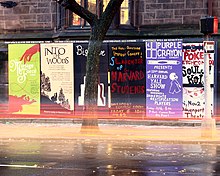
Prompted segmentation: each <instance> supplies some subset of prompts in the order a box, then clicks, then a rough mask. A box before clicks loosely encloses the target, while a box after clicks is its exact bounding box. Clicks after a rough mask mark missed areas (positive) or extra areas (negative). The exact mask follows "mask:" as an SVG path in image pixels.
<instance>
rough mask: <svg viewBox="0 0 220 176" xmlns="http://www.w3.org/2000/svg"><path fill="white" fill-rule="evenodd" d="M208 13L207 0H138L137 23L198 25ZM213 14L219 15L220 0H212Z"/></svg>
mask: <svg viewBox="0 0 220 176" xmlns="http://www.w3.org/2000/svg"><path fill="white" fill-rule="evenodd" d="M207 14H208V0H140V1H139V12H138V17H139V19H138V23H139V24H138V25H139V26H141V25H144V26H145V25H164V24H183V25H189V24H192V25H198V24H199V22H200V18H201V17H203V16H207ZM213 16H218V17H220V1H219V0H213Z"/></svg>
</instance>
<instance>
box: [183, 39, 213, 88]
mask: <svg viewBox="0 0 220 176" xmlns="http://www.w3.org/2000/svg"><path fill="white" fill-rule="evenodd" d="M208 59H209V71H210V84H213V83H214V53H208ZM182 66H183V84H188V85H191V86H195V85H200V86H202V85H203V84H204V50H203V43H183V61H182Z"/></svg>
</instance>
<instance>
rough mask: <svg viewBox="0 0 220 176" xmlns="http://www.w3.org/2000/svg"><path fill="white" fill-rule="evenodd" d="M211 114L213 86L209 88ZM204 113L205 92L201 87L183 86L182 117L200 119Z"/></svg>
mask: <svg viewBox="0 0 220 176" xmlns="http://www.w3.org/2000/svg"><path fill="white" fill-rule="evenodd" d="M211 91H212V94H211V98H212V99H211V105H212V114H213V88H212V89H211ZM204 115H205V92H204V88H203V87H184V88H183V118H189V119H202V118H204Z"/></svg>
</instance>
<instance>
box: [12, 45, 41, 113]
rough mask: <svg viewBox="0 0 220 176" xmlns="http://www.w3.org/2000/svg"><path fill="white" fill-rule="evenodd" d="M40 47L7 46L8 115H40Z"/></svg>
mask: <svg viewBox="0 0 220 176" xmlns="http://www.w3.org/2000/svg"><path fill="white" fill-rule="evenodd" d="M39 49H40V46H39V44H9V45H8V62H9V64H8V65H9V68H8V74H9V108H8V110H9V113H13V114H40V54H39Z"/></svg>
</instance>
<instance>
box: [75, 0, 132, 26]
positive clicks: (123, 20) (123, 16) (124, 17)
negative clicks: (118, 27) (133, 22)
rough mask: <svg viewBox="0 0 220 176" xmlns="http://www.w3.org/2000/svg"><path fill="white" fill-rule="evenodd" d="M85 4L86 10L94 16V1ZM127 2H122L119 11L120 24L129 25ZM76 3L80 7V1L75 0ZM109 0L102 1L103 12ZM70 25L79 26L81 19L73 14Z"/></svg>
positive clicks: (126, 0) (89, 0)
mask: <svg viewBox="0 0 220 176" xmlns="http://www.w3.org/2000/svg"><path fill="white" fill-rule="evenodd" d="M85 1H86V2H87V8H88V10H89V11H91V12H93V13H95V14H96V0H85ZM128 1H129V0H124V1H123V3H122V5H121V10H120V24H129V23H130V22H129V2H128ZM76 2H77V3H79V4H80V5H82V2H81V0H76ZM108 2H109V0H103V10H105V8H106V6H107V4H108ZM72 17H73V19H72V24H73V25H74V26H79V25H81V18H80V17H79V16H78V15H76V14H74V13H73V15H72Z"/></svg>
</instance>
